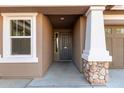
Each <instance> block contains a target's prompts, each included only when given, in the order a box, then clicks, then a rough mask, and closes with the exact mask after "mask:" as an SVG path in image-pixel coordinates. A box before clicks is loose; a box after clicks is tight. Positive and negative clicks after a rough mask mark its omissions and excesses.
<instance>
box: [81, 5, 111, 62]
mask: <svg viewBox="0 0 124 93" xmlns="http://www.w3.org/2000/svg"><path fill="white" fill-rule="evenodd" d="M104 9H105V7H104V6H91V7H90V8H89V10H88V11H87V13H86V16H87V25H86V38H85V49H84V51H83V54H82V58H83V59H85V60H87V61H99V62H100V61H102V62H103V61H112V57H111V56H110V55H109V52H108V51H107V50H106V42H105V31H104V18H103V11H104Z"/></svg>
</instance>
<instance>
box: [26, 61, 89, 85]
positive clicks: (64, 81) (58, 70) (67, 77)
mask: <svg viewBox="0 0 124 93" xmlns="http://www.w3.org/2000/svg"><path fill="white" fill-rule="evenodd" d="M28 87H91V86H90V84H89V83H88V82H87V81H86V80H85V78H84V76H83V74H81V73H80V72H79V71H78V70H77V69H76V67H75V66H74V65H73V63H72V62H56V63H53V64H52V66H51V67H50V68H49V70H48V72H47V73H46V75H45V76H44V77H43V78H40V79H34V80H33V81H32V82H31V83H30V84H29V85H28Z"/></svg>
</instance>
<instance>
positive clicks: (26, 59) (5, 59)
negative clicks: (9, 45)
mask: <svg viewBox="0 0 124 93" xmlns="http://www.w3.org/2000/svg"><path fill="white" fill-rule="evenodd" d="M0 63H38V58H37V57H3V58H0Z"/></svg>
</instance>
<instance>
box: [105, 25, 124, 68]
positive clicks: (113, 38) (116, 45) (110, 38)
mask: <svg viewBox="0 0 124 93" xmlns="http://www.w3.org/2000/svg"><path fill="white" fill-rule="evenodd" d="M106 45H107V49H108V50H109V52H110V55H111V56H112V62H111V63H110V67H111V68H124V27H123V26H107V27H106Z"/></svg>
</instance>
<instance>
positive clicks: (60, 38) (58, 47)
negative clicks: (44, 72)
mask: <svg viewBox="0 0 124 93" xmlns="http://www.w3.org/2000/svg"><path fill="white" fill-rule="evenodd" d="M54 59H55V61H71V60H72V32H71V30H66V29H65V30H56V31H55V32H54Z"/></svg>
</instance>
